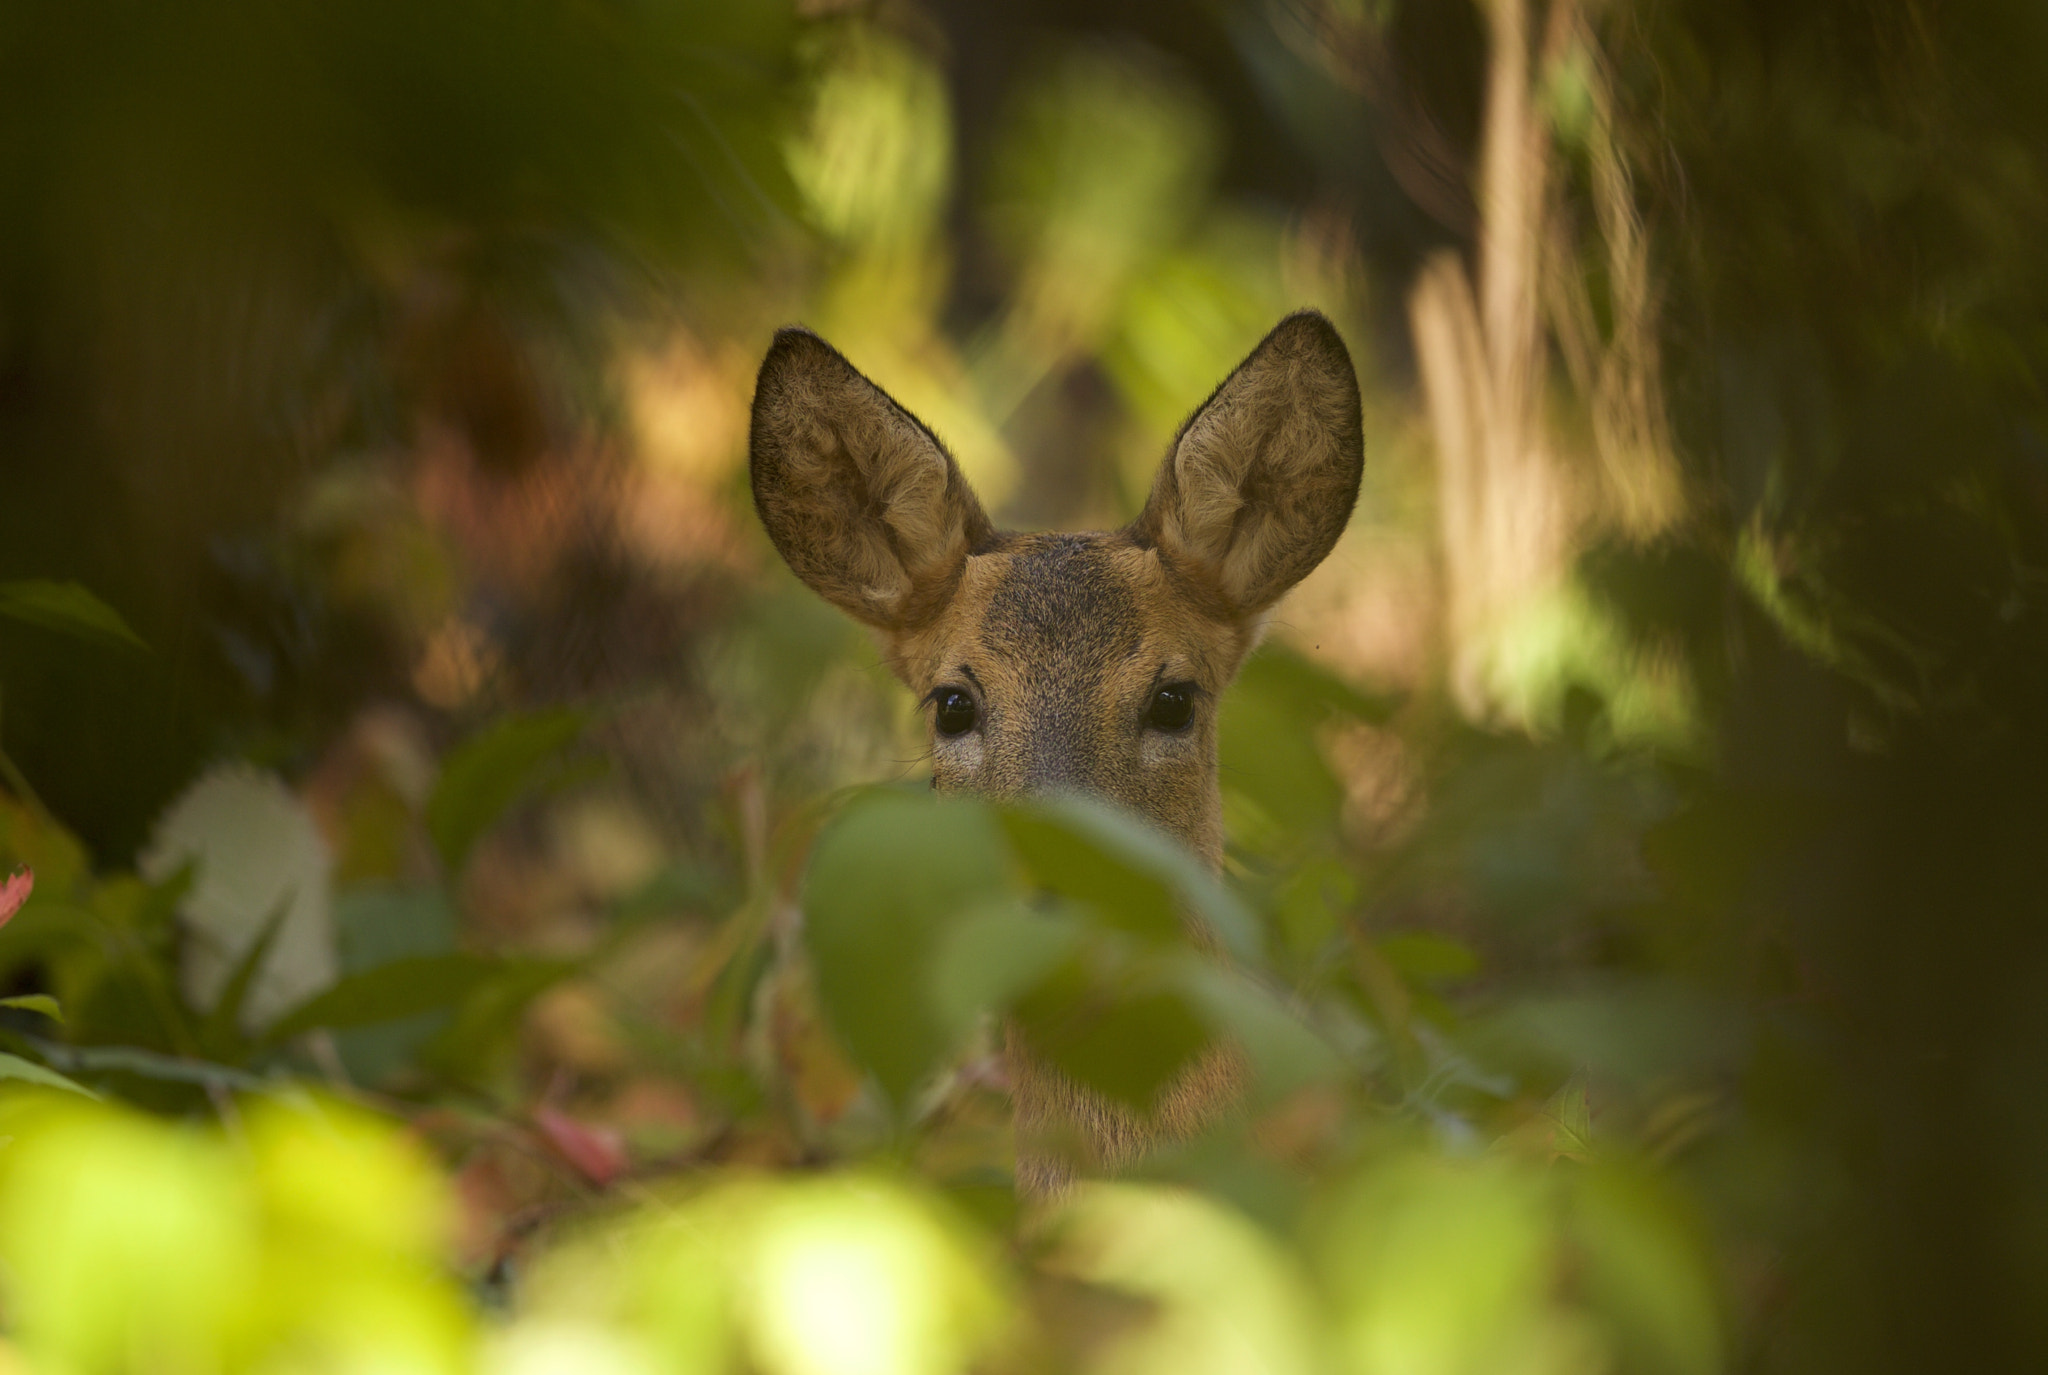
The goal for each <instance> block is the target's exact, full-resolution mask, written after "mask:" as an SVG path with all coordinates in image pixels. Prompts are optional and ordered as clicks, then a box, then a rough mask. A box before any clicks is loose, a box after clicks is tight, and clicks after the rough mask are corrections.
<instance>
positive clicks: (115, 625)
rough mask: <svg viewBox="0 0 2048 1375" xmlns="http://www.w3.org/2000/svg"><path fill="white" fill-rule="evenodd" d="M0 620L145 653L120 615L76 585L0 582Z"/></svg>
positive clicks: (141, 642)
mask: <svg viewBox="0 0 2048 1375" xmlns="http://www.w3.org/2000/svg"><path fill="white" fill-rule="evenodd" d="M0 616H8V617H11V618H13V619H14V620H17V621H26V622H28V623H29V624H30V625H39V626H42V627H43V628H44V629H46V630H56V631H61V632H63V633H64V634H67V635H74V636H76V637H77V638H79V639H81V640H92V641H95V642H98V643H101V644H117V645H122V646H125V647H126V648H129V649H141V650H147V649H148V648H149V646H148V645H146V644H144V643H143V641H142V637H141V636H140V635H137V634H136V633H135V632H134V631H133V630H131V629H129V628H128V622H126V621H124V620H122V619H121V613H120V612H118V611H116V610H114V608H113V607H111V606H108V605H107V604H106V603H105V602H103V601H101V600H100V599H99V598H98V597H95V596H94V595H93V594H92V593H90V592H88V591H86V590H85V589H84V588H83V587H80V586H79V585H78V584H77V583H75V582H51V581H48V580H46V579H41V578H32V579H29V580H26V581H22V582H0Z"/></svg>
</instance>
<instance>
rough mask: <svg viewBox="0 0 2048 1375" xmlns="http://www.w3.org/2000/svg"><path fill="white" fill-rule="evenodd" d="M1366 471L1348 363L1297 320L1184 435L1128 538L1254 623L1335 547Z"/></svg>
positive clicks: (1323, 329) (1335, 346) (1313, 325)
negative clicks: (1155, 551) (1150, 548)
mask: <svg viewBox="0 0 2048 1375" xmlns="http://www.w3.org/2000/svg"><path fill="white" fill-rule="evenodd" d="M1364 470H1365V431H1364V425H1363V423H1362V420H1361V416H1360V410H1359V399H1358V377H1357V375H1356V374H1355V373H1354V372H1353V371H1352V368H1351V355H1350V353H1348V352H1347V351H1346V350H1345V348H1344V341H1343V339H1342V338H1340V337H1339V336H1338V334H1337V330H1336V327H1335V326H1333V325H1332V324H1331V323H1330V322H1329V321H1328V320H1327V319H1325V318H1324V317H1323V316H1322V315H1320V314H1318V313H1317V312H1315V311H1312V310H1304V311H1300V312H1298V313H1296V314H1293V315H1290V316H1288V317H1287V318H1286V319H1285V320H1282V321H1281V322H1280V323H1279V324H1278V325H1277V326H1275V327H1274V329H1273V332H1272V333H1271V334H1268V335H1267V336H1266V337H1265V339H1264V340H1263V341H1262V342H1261V343H1260V344H1259V346H1258V347H1257V348H1255V349H1253V350H1252V353H1251V356H1250V357H1249V358H1247V359H1245V360H1244V362H1242V363H1240V364H1238V366H1237V370H1236V371H1235V372H1233V373H1231V374H1230V376H1229V377H1228V378H1226V379H1225V380H1224V382H1223V385H1221V386H1219V387H1218V388H1217V389H1216V391H1215V393H1214V394H1213V395H1212V396H1210V398H1209V399H1208V400H1207V401H1206V402H1204V403H1203V404H1202V407H1201V409H1199V410H1197V411H1196V412H1195V413H1194V415H1193V416H1192V417H1190V418H1189V420H1188V422H1187V423H1186V424H1185V425H1183V426H1181V431H1180V434H1179V435H1177V436H1176V437H1175V439H1174V441H1173V448H1172V449H1171V450H1170V451H1168V453H1167V457H1166V461H1165V463H1163V464H1161V465H1160V469H1159V476H1158V477H1157V479H1155V480H1154V482H1153V484H1152V495H1151V497H1150V499H1148V500H1147V501H1146V503H1145V509H1144V511H1143V513H1141V514H1140V515H1139V517H1138V519H1137V520H1136V521H1135V522H1133V524H1132V526H1131V534H1132V535H1133V537H1135V538H1136V539H1138V540H1139V541H1140V542H1141V543H1144V544H1148V545H1151V546H1153V547H1155V548H1157V549H1158V550H1159V553H1160V555H1161V557H1162V558H1164V559H1165V560H1166V561H1167V562H1168V564H1169V565H1170V566H1172V567H1173V568H1174V569H1175V571H1177V572H1179V573H1180V574H1181V575H1182V576H1184V577H1186V578H1188V579H1189V581H1190V582H1192V583H1193V584H1194V585H1196V586H1197V587H1199V588H1201V589H1202V590H1204V591H1205V592H1207V593H1208V594H1209V595H1210V597H1211V598H1212V599H1213V600H1214V601H1216V602H1218V603H1220V606H1219V607H1218V609H1219V610H1221V611H1222V612H1223V613H1225V614H1227V615H1231V616H1238V617H1247V616H1253V615H1256V614H1257V613H1259V612H1261V611H1263V610H1265V609H1266V608H1267V607H1269V606H1271V605H1272V604H1273V603H1274V602H1276V601H1278V600H1280V598H1281V596H1282V595H1283V594H1285V593H1286V591H1287V589H1288V588H1290V587H1292V586H1294V584H1296V583H1297V582H1300V581H1301V580H1302V578H1304V577H1306V576H1307V575H1308V573H1309V571H1310V570H1311V569H1313V568H1314V567H1315V566H1316V565H1317V564H1319V563H1321V562H1322V561H1323V558H1324V557H1325V556H1326V555H1327V554H1328V553H1329V552H1330V550H1331V549H1332V548H1333V547H1334V546H1335V545H1336V543H1337V537H1338V536H1339V535H1341V534H1343V533H1344V526H1345V523H1346V522H1347V521H1349V520H1350V519H1351V508H1352V506H1353V505H1354V504H1355V503H1356V502H1357V500H1358V483H1359V478H1360V476H1361V475H1362V474H1363V472H1364Z"/></svg>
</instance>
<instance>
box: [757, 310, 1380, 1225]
mask: <svg viewBox="0 0 2048 1375" xmlns="http://www.w3.org/2000/svg"><path fill="white" fill-rule="evenodd" d="M749 448H750V453H749V475H750V478H751V482H752V487H753V496H754V504H755V508H756V510H757V512H758V513H759V515H760V519H761V524H762V526H763V527H764V528H765V530H766V531H767V534H768V537H769V539H770V541H771V542H772V543H773V544H774V546H775V549H776V550H777V552H778V553H779V554H780V555H781V556H782V558H783V560H784V561H785V562H786V563H787V564H788V565H789V567H790V569H791V570H792V571H793V572H794V573H795V574H796V576H797V577H798V578H799V579H800V580H801V581H802V582H804V583H805V584H806V585H807V586H808V587H809V588H810V589H811V590H812V591H814V592H816V593H817V594H818V595H819V596H821V597H823V598H824V599H825V600H826V601H827V602H830V603H831V604H832V605H834V606H835V607H837V608H838V609H839V610H841V611H843V612H845V613H846V614H847V615H849V616H851V617H852V618H853V619H855V620H856V621H859V622H861V623H862V624H864V625H866V626H867V627H868V628H869V629H870V630H871V631H872V632H873V634H874V637H875V639H876V641H877V643H878V644H879V646H880V649H881V653H882V655H883V658H884V660H885V662H886V663H887V665H888V667H889V668H890V670H891V671H892V672H893V673H894V674H895V676H896V677H897V678H898V679H899V680H900V681H901V682H902V683H903V684H904V685H905V686H906V687H908V688H909V690H910V691H911V692H912V693H913V694H915V695H916V699H917V701H918V702H919V704H920V707H921V709H922V710H923V712H924V714H925V715H926V717H927V720H928V728H929V731H930V738H931V762H932V786H933V788H934V789H936V790H937V791H938V792H940V793H965V794H974V795H979V796H981V797H984V798H989V799H995V800H1011V799H1017V798H1022V797H1027V796H1030V795H1033V794H1045V793H1053V792H1060V791H1067V792H1075V793H1082V794H1089V795H1092V796H1094V797H1095V798H1097V799H1101V800H1104V801H1107V802H1109V803H1111V804H1114V805H1116V806H1119V807H1122V808H1124V809H1125V810H1127V811H1129V812H1131V813H1134V814H1135V815H1136V816H1138V817H1139V818H1141V819H1143V820H1145V821H1147V822H1149V823H1150V824H1151V825H1152V826H1154V827H1156V828H1157V829H1159V830H1160V831H1163V832H1165V833H1166V834H1167V835H1169V836H1171V837H1173V838H1174V839H1176V840H1178V841H1179V842H1180V843H1182V844H1183V845H1185V846H1186V847H1187V848H1188V849H1189V850H1191V851H1193V852H1194V853H1195V854H1196V855H1198V856H1199V857H1200V858H1201V859H1202V860H1203V861H1204V862H1205V863H1206V864H1207V865H1208V866H1209V867H1210V869H1211V870H1212V871H1220V869H1221V866H1222V860H1223V843H1224V836H1223V819H1222V792H1221V786H1220V782H1219V775H1218V754H1217V735H1216V728H1217V706H1218V703H1219V701H1220V699H1221V697H1222V695H1223V692H1224V690H1225V689H1226V688H1227V687H1228V686H1229V684H1230V682H1231V680H1232V679H1233V678H1234V677H1235V675H1236V673H1237V671H1238V669H1239V667H1240V666H1241V665H1242V664H1243V662H1244V660H1245V658H1246V656H1247V655H1249V654H1250V653H1251V651H1252V650H1253V648H1254V647H1255V646H1256V645H1257V644H1258V642H1259V640H1260V638H1261V636H1262V634H1263V632H1264V630H1265V628H1266V625H1267V622H1268V620H1269V618H1270V615H1271V612H1272V610H1273V608H1274V606H1275V605H1276V604H1277V603H1278V602H1279V601H1280V599H1281V597H1282V596H1284V595H1285V594H1286V593H1287V592H1288V591H1289V590H1290V589H1291V588H1293V587H1294V586H1295V584H1297V583H1298V582H1300V581H1301V580H1302V578H1304V577H1305V576H1307V575H1308V573H1309V572H1310V571H1311V570H1313V569H1314V568H1315V567H1316V566H1317V565H1318V564H1320V563H1321V562H1322V561H1323V559H1324V558H1325V557H1326V556H1328V554H1329V553H1330V551H1331V549H1332V548H1333V547H1335V545H1336V543H1337V540H1338V537H1339V536H1340V535H1342V534H1343V532H1344V528H1345V526H1346V524H1347V523H1348V522H1349V521H1350V518H1351V512H1352V508H1353V507H1354V506H1355V505H1356V503H1357V499H1358V490H1359V483H1360V480H1361V477H1362V476H1363V472H1364V461H1365V445H1364V426H1363V417H1362V414H1361V406H1360V399H1359V391H1358V380H1357V375H1356V373H1355V371H1354V370H1353V367H1352V363H1351V355H1350V353H1349V352H1348V351H1347V350H1346V348H1345V346H1344V341H1343V338H1342V337H1341V336H1340V335H1339V334H1338V332H1337V330H1336V327H1335V326H1334V325H1332V324H1331V323H1330V321H1329V320H1328V319H1327V318H1325V317H1324V316H1323V315H1321V314H1320V313H1318V312H1315V311H1312V310H1303V311H1299V312H1296V313H1295V314H1292V315H1289V316H1287V317H1286V318H1285V319H1283V320H1281V321H1280V323H1279V324H1278V325H1276V326H1275V327H1274V328H1273V330H1272V331H1271V332H1270V333H1269V334H1267V335H1266V337H1265V338H1264V339H1263V340H1261V341H1260V343H1259V344H1258V346H1257V347H1255V348H1254V349H1253V350H1252V351H1251V353H1250V354H1249V356H1247V357H1246V358H1245V360H1244V361H1243V362H1242V363H1240V364H1239V365H1238V366H1237V367H1236V368H1235V369H1234V370H1233V371H1232V372H1231V373H1230V375H1229V376H1228V377H1226V378H1224V380H1223V381H1222V382H1221V383H1220V384H1219V385H1218V386H1217V387H1216V389H1215V391H1214V392H1213V393H1211V395H1210V396H1209V398H1208V399H1207V400H1206V401H1204V402H1203V403H1202V404H1201V405H1200V406H1198V407H1197V408H1196V409H1195V411H1194V413H1193V414H1192V415H1191V416H1190V417H1189V418H1188V419H1187V421H1186V422H1185V423H1184V424H1182V425H1181V427H1180V429H1179V432H1178V433H1177V434H1176V435H1175V436H1174V438H1173V442H1172V443H1171V444H1170V445H1169V446H1168V449H1167V453H1166V457H1165V459H1164V460H1163V461H1162V463H1161V464H1160V466H1159V469H1158V473H1157V475H1156V477H1155V478H1154V480H1153V483H1152V487H1151V491H1150V494H1149V495H1148V497H1147V499H1146V501H1145V504H1144V507H1143V509H1142V510H1141V511H1140V513H1139V514H1138V516H1137V518H1136V519H1135V520H1133V521H1132V522H1131V523H1130V524H1128V525H1126V526H1124V527H1123V528H1122V529H1119V530H1111V531H1089V532H1081V533H1064V532H1037V533H1016V532H1009V531H1001V530H998V529H997V528H996V527H995V525H994V524H993V523H992V522H991V520H990V519H989V516H988V514H987V512H986V511H985V510H984V509H983V508H982V505H981V502H980V501H979V499H978V498H977V497H976V496H975V494H974V491H973V490H972V488H971V487H970V486H969V485H968V483H967V480H966V478H965V477H964V476H963V475H962V473H961V471H960V467H959V465H958V464H957V463H956V462H955V461H954V459H953V457H952V455H951V454H950V453H948V452H947V450H946V447H945V445H943V444H942V443H941V442H940V441H939V439H938V437H937V436H936V435H934V434H933V433H932V431H931V430H930V429H929V428H928V427H927V426H926V425H924V424H923V423H922V422H921V421H919V420H918V419H917V417H915V416H913V415H912V414H911V413H910V412H909V411H907V410H905V409H904V408H903V407H902V406H901V405H899V404H897V403H896V401H895V400H893V399H892V398H891V397H890V396H889V395H888V394H887V393H886V392H884V391H883V390H882V389H881V388H880V387H878V386H876V385H875V384H874V383H873V382H871V381H869V380H868V379H867V378H866V377H865V376H863V375H862V374H861V373H860V372H858V371H857V370H856V369H855V368H854V367H853V365H852V364H851V363H849V362H848V361H847V360H846V359H845V358H844V357H843V356H842V355H841V354H840V353H839V352H838V351H837V350H836V349H834V348H833V347H832V346H831V345H830V344H828V343H826V342H825V340H823V339H822V338H820V337H819V336H818V335H816V334H814V333H812V332H810V331H809V330H807V329H803V328H797V327H792V328H786V329H783V330H780V331H778V332H777V333H776V335H775V339H774V343H773V344H772V346H771V347H770V348H769V350H768V354H767V357H766V358H765V359H764V360H763V362H762V364H761V370H760V376H759V379H758V382H757V384H756V387H755V392H754V402H753V412H752V431H751V436H750V441H749ZM1003 1055H1004V1061H1005V1069H1006V1072H1007V1073H1006V1077H1007V1079H1008V1081H1009V1086H1010V1098H1011V1110H1012V1113H1013V1116H1014V1121H1015V1128H1016V1141H1017V1149H1016V1158H1017V1165H1016V1181H1017V1189H1018V1192H1019V1195H1020V1197H1022V1198H1025V1199H1027V1200H1045V1199H1049V1198H1051V1197H1054V1196H1056V1195H1058V1194H1059V1193H1061V1192H1063V1191H1064V1189H1065V1188H1066V1187H1067V1186H1068V1185H1069V1184H1070V1183H1071V1182H1072V1180H1073V1178H1074V1171H1075V1168H1076V1161H1075V1159H1074V1156H1075V1155H1076V1154H1078V1155H1079V1157H1080V1160H1079V1165H1080V1167H1081V1168H1083V1169H1086V1170H1087V1171H1089V1172H1091V1173H1114V1172H1116V1171H1117V1170H1120V1169H1123V1168H1127V1167H1128V1166H1129V1165H1130V1164H1132V1163H1133V1162H1134V1161H1136V1160H1138V1159H1140V1158H1141V1157H1142V1156H1143V1155H1144V1154H1146V1153H1147V1151H1148V1150H1150V1149H1151V1148H1152V1147H1153V1145H1154V1144H1155V1143H1158V1142H1162V1141H1170V1140H1179V1139H1185V1138H1187V1137H1189V1136H1192V1135H1193V1134H1194V1133H1196V1132H1197V1131H1199V1130H1201V1129H1202V1128H1203V1127H1204V1126H1205V1125H1207V1124H1208V1123H1210V1122H1211V1121H1213V1120H1214V1119H1215V1118H1216V1117H1217V1116H1218V1115H1219V1114H1220V1113H1222V1112H1224V1111H1226V1110H1227V1108H1228V1105H1229V1104H1230V1103H1231V1102H1232V1101H1233V1100H1235V1099H1236V1098H1237V1097H1238V1096H1239V1095H1240V1093H1241V1091H1242V1087H1243V1085H1242V1076H1243V1070H1242V1068H1241V1062H1240V1057H1238V1056H1236V1055H1235V1054H1233V1053H1232V1052H1231V1050H1230V1049H1229V1048H1228V1047H1218V1048H1215V1049H1213V1050H1212V1051H1211V1052H1209V1053H1208V1054H1207V1055H1206V1056H1203V1057H1199V1058H1198V1059H1197V1060H1196V1061H1195V1062H1194V1063H1193V1064H1191V1065H1190V1066H1189V1067H1188V1068H1186V1069H1185V1070H1184V1071H1183V1072H1182V1073H1181V1074H1180V1076H1179V1077H1178V1078H1176V1079H1175V1080H1174V1081H1173V1082H1171V1083H1170V1084H1169V1085H1168V1086H1167V1088H1166V1089H1164V1090H1163V1091H1162V1092H1161V1094H1160V1096H1159V1099H1158V1101H1157V1102H1156V1103H1155V1104H1154V1105H1153V1107H1152V1110H1151V1111H1150V1112H1149V1113H1141V1112H1138V1111H1135V1110H1133V1109H1131V1108H1129V1107H1127V1106H1125V1105H1123V1104H1120V1103H1116V1102H1113V1101H1111V1100H1109V1099H1107V1098H1104V1097H1103V1096H1101V1095H1099V1094H1097V1093H1095V1092H1093V1091H1092V1090H1089V1089H1087V1088H1085V1087H1084V1086H1082V1085H1080V1084H1077V1083H1074V1082H1073V1081H1071V1080H1069V1079H1067V1078H1066V1077H1065V1076H1063V1075H1061V1074H1060V1073H1059V1072H1058V1071H1056V1070H1054V1069H1053V1068H1051V1067H1050V1066H1049V1065H1048V1064H1046V1063H1044V1062H1043V1061H1042V1060H1041V1059H1040V1058H1039V1057H1037V1056H1035V1055H1034V1054H1033V1053H1032V1051H1031V1048H1030V1047H1029V1045H1028V1044H1025V1042H1024V1040H1023V1038H1022V1037H1021V1036H1020V1035H1019V1034H1018V1032H1017V1031H1016V1029H1015V1028H1014V1027H1013V1028H1010V1029H1009V1030H1008V1031H1007V1033H1006V1038H1005V1045H1004V1048H1003ZM1077 1139H1078V1143H1079V1145H1080V1147H1081V1149H1080V1150H1079V1151H1078V1153H1077V1152H1076V1151H1075V1150H1074V1149H1073V1146H1074V1143H1075V1142H1076V1140H1077Z"/></svg>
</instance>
